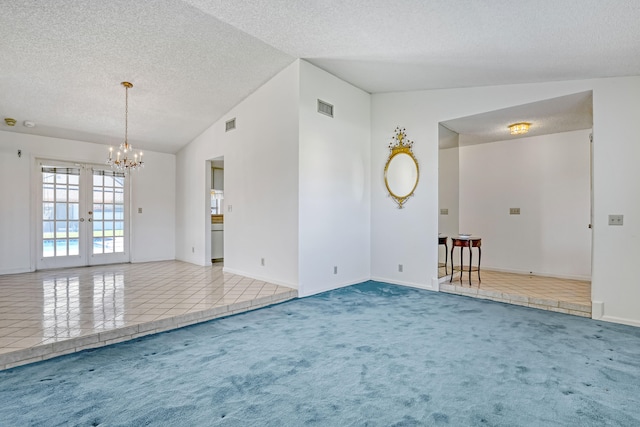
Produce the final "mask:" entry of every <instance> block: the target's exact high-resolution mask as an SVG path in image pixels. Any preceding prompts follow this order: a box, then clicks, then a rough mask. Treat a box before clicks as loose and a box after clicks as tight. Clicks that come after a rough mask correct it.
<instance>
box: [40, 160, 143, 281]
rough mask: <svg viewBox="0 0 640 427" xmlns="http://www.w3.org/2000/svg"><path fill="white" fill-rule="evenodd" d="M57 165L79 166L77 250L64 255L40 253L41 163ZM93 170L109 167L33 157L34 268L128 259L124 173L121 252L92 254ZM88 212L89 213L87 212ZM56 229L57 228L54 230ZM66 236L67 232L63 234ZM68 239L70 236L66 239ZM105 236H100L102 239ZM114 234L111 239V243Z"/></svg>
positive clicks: (127, 185)
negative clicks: (34, 166) (34, 162)
mask: <svg viewBox="0 0 640 427" xmlns="http://www.w3.org/2000/svg"><path fill="white" fill-rule="evenodd" d="M44 165H46V166H54V167H56V166H58V167H68V168H78V169H79V170H80V179H79V201H78V204H79V218H78V219H79V221H78V222H77V225H78V239H74V240H77V242H78V248H79V249H78V251H77V254H74V255H67V256H60V257H56V256H52V257H45V256H44V244H43V240H44V238H43V189H42V184H43V183H42V166H44ZM94 170H104V171H110V168H109V167H107V166H103V165H97V164H91V163H74V162H65V161H60V160H49V159H40V158H38V159H36V168H35V172H34V186H33V187H34V189H35V210H36V211H35V227H34V229H35V237H36V238H35V245H36V249H35V251H34V254H35V257H36V262H35V267H36V269H37V270H41V269H49V268H69V267H80V266H88V265H99V264H112V263H123V262H129V261H130V237H129V235H130V229H131V226H130V224H131V212H130V196H129V194H130V179H128V178H129V177H125V181H124V186H123V191H124V194H123V197H124V212H123V218H122V222H123V223H124V236H122V237H123V243H122V244H123V252H115V253H109V254H100V253H95V254H94V233H93V228H94V222H93V210H94V203H93V192H94V191H93V190H94V188H93V180H94V174H93V171H94ZM90 212H91V213H90ZM56 232H57V231H56ZM67 239H68V236H67ZM68 240H70V239H68ZM105 241H106V240H103V242H105ZM114 242H115V238H112V239H111V244H112V245H113V244H114Z"/></svg>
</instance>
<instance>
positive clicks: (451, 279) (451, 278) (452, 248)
mask: <svg viewBox="0 0 640 427" xmlns="http://www.w3.org/2000/svg"><path fill="white" fill-rule="evenodd" d="M455 248H456V247H455V246H451V277H450V278H449V283H451V282H452V281H453V250H454V249H455Z"/></svg>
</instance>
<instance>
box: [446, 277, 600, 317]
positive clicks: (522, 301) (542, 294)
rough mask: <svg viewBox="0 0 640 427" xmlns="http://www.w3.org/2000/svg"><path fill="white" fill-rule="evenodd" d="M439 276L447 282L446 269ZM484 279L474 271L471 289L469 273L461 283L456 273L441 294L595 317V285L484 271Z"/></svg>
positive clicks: (586, 282)
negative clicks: (480, 280)
mask: <svg viewBox="0 0 640 427" xmlns="http://www.w3.org/2000/svg"><path fill="white" fill-rule="evenodd" d="M449 273H450V271H449ZM438 275H439V276H440V278H441V279H440V280H444V276H445V271H444V267H440V269H439V271H438ZM480 278H481V279H482V283H480V282H479V281H478V273H477V272H475V271H474V272H472V273H471V286H470V285H469V273H468V272H465V273H464V275H463V278H462V282H460V276H459V275H458V273H457V272H456V275H455V277H454V279H453V281H452V282H451V283H450V282H449V280H448V279H447V280H444V281H442V282H441V283H440V291H442V292H448V293H452V294H459V295H467V296H472V297H475V298H484V299H490V300H493V301H500V302H506V303H509V304H516V305H522V306H525V307H533V308H537V309H541V310H549V311H556V312H559V313H566V314H572V315H575V316H582V317H591V282H588V281H582V280H571V279H559V278H556V277H545V276H533V275H527V274H514V273H502V272H499V271H492V270H484V269H483V270H481V271H480Z"/></svg>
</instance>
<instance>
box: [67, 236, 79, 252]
mask: <svg viewBox="0 0 640 427" xmlns="http://www.w3.org/2000/svg"><path fill="white" fill-rule="evenodd" d="M69 255H80V241H79V240H78V239H69Z"/></svg>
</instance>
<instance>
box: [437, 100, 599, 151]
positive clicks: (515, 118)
mask: <svg viewBox="0 0 640 427" xmlns="http://www.w3.org/2000/svg"><path fill="white" fill-rule="evenodd" d="M519 122H528V123H531V127H530V128H529V132H528V133H526V134H524V135H511V134H510V133H509V130H508V126H509V125H510V124H513V123H519ZM441 125H442V126H444V127H445V128H446V130H449V131H453V132H455V133H456V134H458V135H459V138H452V135H451V133H450V132H447V131H446V130H443V129H442V128H440V148H450V147H452V146H460V147H464V146H466V145H475V144H482V143H485V142H495V141H507V140H512V139H519V138H525V137H531V136H540V135H550V134H554V133H560V132H570V131H574V130H582V129H591V128H592V127H593V93H592V92H591V91H588V92H581V93H576V94H573V95H567V96H561V97H558V98H552V99H545V100H543V101H538V102H532V103H530V104H524V105H517V106H513V107H510V108H505V109H502V110H495V111H489V112H486V113H482V114H475V115H473V116H467V117H461V118H458V119H453V120H447V121H444V122H441Z"/></svg>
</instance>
